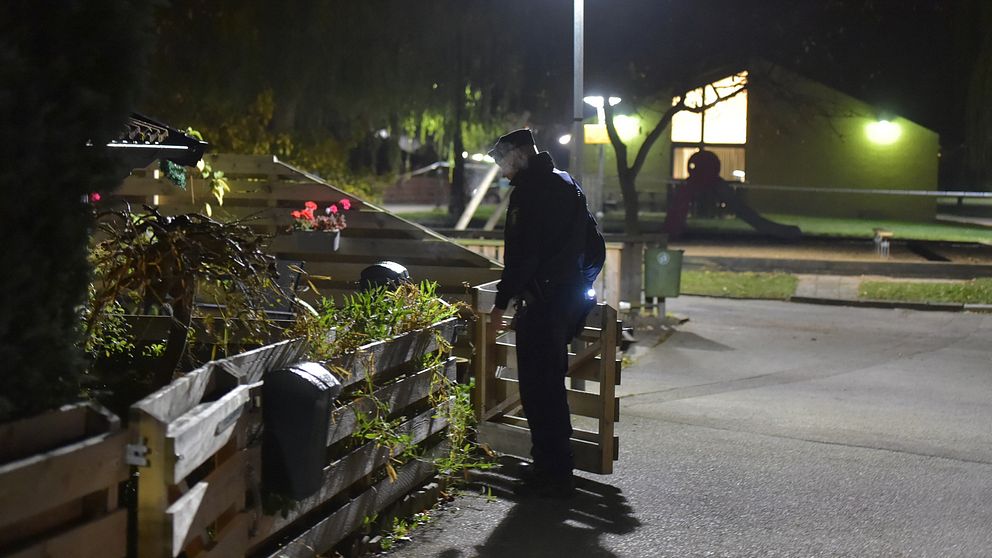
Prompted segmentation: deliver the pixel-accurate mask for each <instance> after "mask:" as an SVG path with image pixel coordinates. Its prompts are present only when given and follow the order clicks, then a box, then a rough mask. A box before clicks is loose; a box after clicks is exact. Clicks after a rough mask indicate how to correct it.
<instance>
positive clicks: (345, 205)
mask: <svg viewBox="0 0 992 558" xmlns="http://www.w3.org/2000/svg"><path fill="white" fill-rule="evenodd" d="M338 203H340V204H341V207H343V208H344V210H345V211H348V210H349V209H351V200H349V199H348V198H345V199H343V200H341V201H340V202H338Z"/></svg>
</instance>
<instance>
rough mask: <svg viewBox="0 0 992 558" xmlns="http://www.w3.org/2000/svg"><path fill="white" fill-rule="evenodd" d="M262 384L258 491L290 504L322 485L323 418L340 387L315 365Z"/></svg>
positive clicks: (278, 372) (269, 377) (277, 374)
mask: <svg viewBox="0 0 992 558" xmlns="http://www.w3.org/2000/svg"><path fill="white" fill-rule="evenodd" d="M264 380H265V383H264V384H262V421H263V424H264V430H263V434H262V486H263V487H264V488H265V490H266V491H268V492H274V493H276V494H280V495H282V496H286V497H289V498H292V499H293V500H302V499H304V498H306V497H308V496H310V495H311V494H313V493H314V492H316V491H317V490H318V489H319V488H320V486H321V483H322V482H323V470H324V465H325V463H326V457H327V456H326V452H327V429H328V426H329V421H328V417H329V416H330V415H331V409H332V406H333V403H334V400H335V399H336V398H337V396H338V395H339V394H340V393H341V383H340V382H339V381H338V379H337V378H336V377H334V375H333V374H331V373H330V372H329V371H328V370H327V369H326V368H324V367H323V366H321V365H320V364H317V363H315V362H305V363H299V364H295V365H293V366H291V367H289V368H284V369H281V370H274V371H272V372H269V373H268V374H266V375H265V378H264Z"/></svg>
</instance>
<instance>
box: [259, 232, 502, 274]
mask: <svg viewBox="0 0 992 558" xmlns="http://www.w3.org/2000/svg"><path fill="white" fill-rule="evenodd" d="M327 237H328V235H324V234H323V233H294V234H292V235H282V236H277V237H275V238H273V239H272V241H271V242H270V243H269V245H268V247H267V250H268V251H269V252H270V253H274V254H290V255H305V254H312V253H325V254H327V255H329V256H330V255H333V256H337V257H341V256H352V257H356V256H363V257H364V256H368V257H370V258H373V259H375V258H377V259H379V260H382V259H391V258H397V259H403V258H404V257H406V258H410V259H413V260H414V261H425V262H426V261H439V262H463V263H466V264H470V265H471V264H474V265H476V266H478V267H484V268H487V269H488V268H489V267H491V263H490V261H489V260H488V259H486V258H483V257H482V256H479V255H478V254H476V253H474V252H472V251H471V250H468V249H466V248H462V247H461V246H458V245H457V244H455V243H453V242H447V241H444V240H440V239H434V238H421V239H389V238H341V245H340V247H339V248H338V249H337V250H333V248H332V247H331V241H330V239H329V238H327ZM411 256H415V257H413V258H411ZM299 259H306V258H299Z"/></svg>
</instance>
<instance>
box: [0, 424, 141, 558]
mask: <svg viewBox="0 0 992 558" xmlns="http://www.w3.org/2000/svg"><path fill="white" fill-rule="evenodd" d="M126 443H127V436H126V433H125V432H124V431H122V430H121V424H120V420H119V419H118V418H117V417H116V416H115V415H113V414H112V413H110V412H109V411H107V410H105V409H103V408H101V407H99V406H96V405H92V404H79V405H72V406H68V407H64V408H62V409H59V410H55V411H51V412H48V413H45V414H42V415H40V416H37V417H33V418H29V419H24V420H20V421H16V422H11V423H7V424H3V425H0V555H3V556H7V557H17V558H29V557H42V556H74V557H93V558H97V557H107V558H112V557H122V556H124V555H125V553H126V551H127V510H126V509H123V508H121V507H119V506H118V490H119V485H120V483H121V482H123V481H124V480H126V479H127V476H128V467H127V464H126V463H125V461H124V447H125V444H126Z"/></svg>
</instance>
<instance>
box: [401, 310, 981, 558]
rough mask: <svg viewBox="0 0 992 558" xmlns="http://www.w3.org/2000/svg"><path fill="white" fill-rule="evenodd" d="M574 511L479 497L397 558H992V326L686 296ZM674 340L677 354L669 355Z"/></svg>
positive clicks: (445, 513) (455, 505) (502, 474)
mask: <svg viewBox="0 0 992 558" xmlns="http://www.w3.org/2000/svg"><path fill="white" fill-rule="evenodd" d="M669 310H670V311H672V312H675V313H677V314H680V315H683V316H685V317H686V318H688V321H687V322H685V323H683V324H681V325H679V326H677V327H675V328H674V331H673V330H672V329H671V328H660V329H656V330H654V331H650V330H647V329H646V328H644V329H642V330H641V331H640V332H639V337H640V338H641V340H640V343H639V344H638V345H636V346H637V347H638V348H637V350H636V351H635V353H636V359H635V361H634V363H633V364H632V365H630V366H628V367H627V368H625V370H624V376H623V378H624V381H623V384H622V385H621V386H620V387H619V392H618V393H619V394H620V395H621V397H622V399H621V414H620V422H619V423H618V424H617V433H618V434H619V437H620V461H619V462H618V463H617V464H616V472H615V474H613V475H610V476H597V475H588V474H581V475H580V476H581V477H582V479H581V481H580V486H579V495H578V496H576V497H575V498H573V499H572V500H568V501H553V500H552V501H548V500H528V499H519V498H517V497H516V496H515V495H514V494H513V493H512V492H511V491H510V490H509V489H508V487H509V483H510V482H511V480H512V468H509V467H508V468H505V469H504V470H503V471H497V472H491V473H484V474H481V475H480V476H479V477H477V479H476V483H475V484H473V485H470V486H469V487H467V488H465V489H464V491H463V494H462V495H461V496H459V497H458V498H456V499H455V500H454V501H453V502H452V503H451V504H449V505H448V506H447V507H446V508H445V509H443V510H440V511H435V512H434V514H433V515H434V520H433V521H432V522H431V523H430V524H428V525H427V526H425V527H423V528H420V529H418V530H416V531H415V532H414V533H413V534H412V540H411V541H410V542H408V543H404V544H401V545H399V546H398V547H397V548H395V549H394V550H393V551H391V552H390V553H389V554H388V555H389V556H398V557H400V556H401V557H439V558H470V557H497V556H498V557H528V556H554V557H559V556H565V557H574V558H579V557H586V556H589V557H638V558H640V557H648V556H650V557H654V556H673V557H683V556H728V557H738V556H742V557H743V556H783V557H785V556H788V557H792V556H810V557H813V556H816V557H818V556H852V557H853V556H857V557H870V556H941V557H945V556H947V557H955V556H988V555H989V552H990V549H992V530H990V529H989V525H992V504H989V502H992V352H990V351H989V342H990V341H992V316H989V315H984V314H973V313H960V312H958V313H950V312H917V311H912V310H904V309H868V308H849V307H834V306H821V305H807V304H797V303H786V302H769V301H734V300H724V299H707V298H700V297H680V298H677V299H672V300H670V302H669ZM669 334H670V337H668V338H667V340H666V341H665V342H664V343H660V342H659V341H660V340H661V339H663V338H664V337H666V336H667V335H669Z"/></svg>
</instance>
